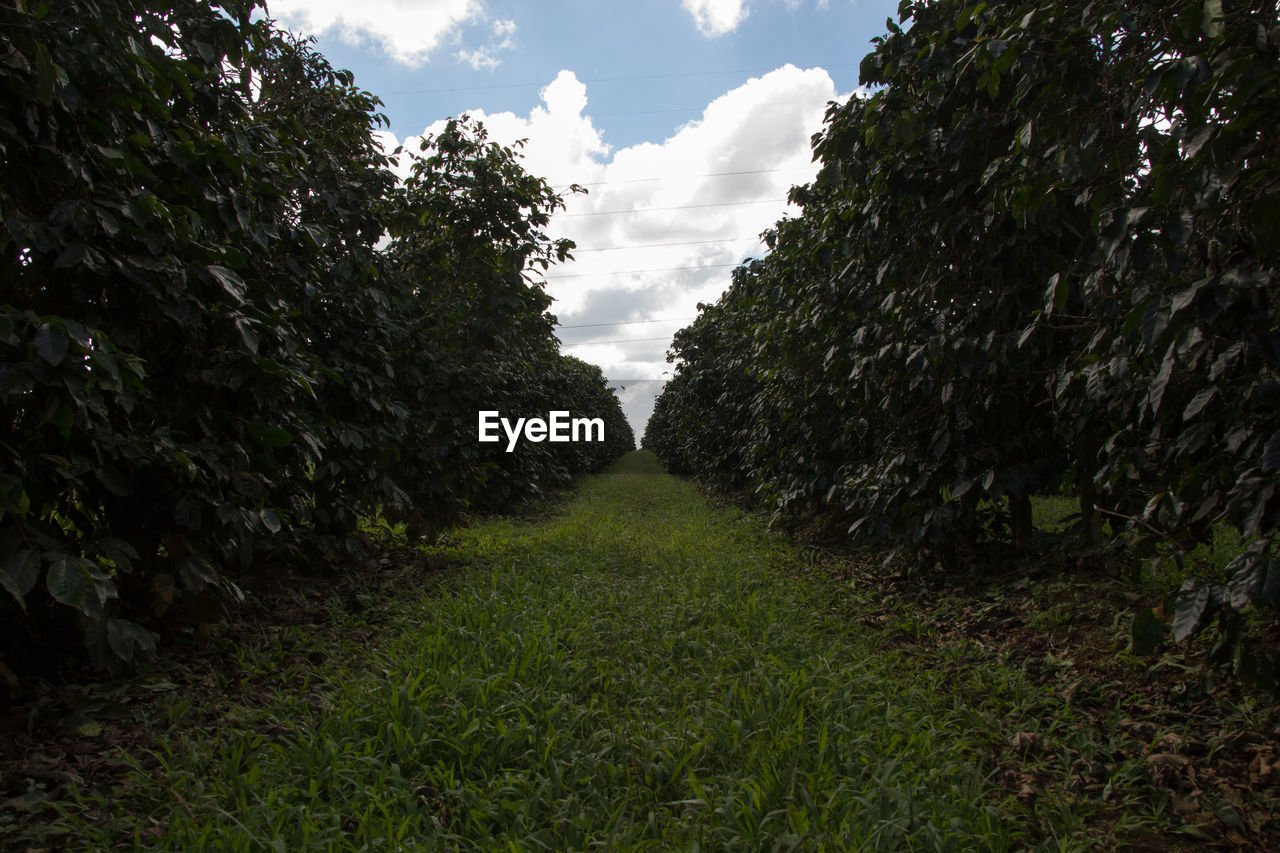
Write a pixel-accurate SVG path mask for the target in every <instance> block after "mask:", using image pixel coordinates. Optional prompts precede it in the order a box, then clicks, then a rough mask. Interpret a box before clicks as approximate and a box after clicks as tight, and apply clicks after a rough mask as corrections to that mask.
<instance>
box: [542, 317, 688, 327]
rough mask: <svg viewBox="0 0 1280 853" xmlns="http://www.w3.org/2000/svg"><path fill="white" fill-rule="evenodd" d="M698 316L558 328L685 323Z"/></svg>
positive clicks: (583, 324)
mask: <svg viewBox="0 0 1280 853" xmlns="http://www.w3.org/2000/svg"><path fill="white" fill-rule="evenodd" d="M696 319H698V318H697V317H669V318H667V319H666V320H619V321H618V322H616V323H579V324H577V325H573V326H560V325H557V326H556V328H557V329H594V328H597V327H599V326H633V325H637V324H640V323H683V322H684V321H685V320H696Z"/></svg>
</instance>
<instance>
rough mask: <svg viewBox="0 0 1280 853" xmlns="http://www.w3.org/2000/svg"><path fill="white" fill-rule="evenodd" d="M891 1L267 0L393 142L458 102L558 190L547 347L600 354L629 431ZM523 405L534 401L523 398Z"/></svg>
mask: <svg viewBox="0 0 1280 853" xmlns="http://www.w3.org/2000/svg"><path fill="white" fill-rule="evenodd" d="M897 7H898V2H897V0H649V2H614V0H542V2H538V3H531V2H523V3H517V2H514V0H269V3H268V13H269V14H270V15H271V17H273V18H275V19H277V20H278V21H279V22H280V24H281V25H283V26H284V27H286V28H288V29H290V30H292V31H294V32H297V33H302V34H307V35H312V36H314V37H315V38H316V43H317V47H318V49H319V50H320V51H321V52H322V53H323V54H324V55H325V56H326V57H328V59H329V61H330V62H331V63H332V64H333V65H334V66H335V67H338V68H346V69H349V70H350V71H352V72H353V74H354V75H355V82H356V85H358V86H360V87H361V88H363V89H365V90H367V91H369V92H372V93H373V94H375V95H377V96H378V97H379V98H380V99H381V100H382V102H383V104H384V105H385V106H384V109H383V112H384V113H385V114H386V115H387V118H388V120H389V123H390V126H389V127H388V128H384V130H383V131H382V141H383V144H384V145H385V146H386V147H387V150H388V151H391V150H394V149H395V148H396V147H397V146H399V145H403V146H405V147H406V148H410V149H412V150H415V151H416V150H417V147H418V144H419V142H420V138H421V137H423V136H424V135H430V134H432V133H435V132H438V131H439V130H440V129H441V128H442V127H443V125H444V122H445V121H446V120H447V119H448V118H449V117H453V116H460V115H463V114H468V115H471V116H472V117H473V118H475V119H478V120H479V121H481V122H482V123H483V124H484V126H485V128H486V129H487V130H488V132H489V136H490V139H491V140H494V141H497V142H501V143H503V144H507V145H510V144H513V143H515V142H516V141H517V140H527V141H526V143H525V145H524V146H523V147H522V148H521V149H520V151H521V153H522V154H523V155H524V163H523V164H524V167H525V168H526V169H527V170H528V171H529V172H531V173H533V174H535V175H538V176H539V177H542V178H544V179H546V180H547V182H548V183H550V184H551V185H552V186H554V187H556V188H558V189H565V190H567V188H568V186H569V185H570V184H578V185H581V186H583V187H585V188H586V190H587V193H585V194H570V195H567V196H566V206H565V209H564V210H563V211H561V212H559V213H557V214H556V215H555V217H554V218H553V220H552V222H551V225H550V227H549V229H548V231H549V234H550V236H552V237H555V238H559V237H568V238H570V239H572V240H574V241H575V242H576V243H577V246H578V248H577V249H576V250H575V251H574V253H573V254H574V260H573V261H571V262H568V263H565V264H563V265H559V266H556V267H553V268H552V269H551V270H550V271H549V272H548V273H547V274H546V284H547V292H548V293H549V294H550V295H551V296H552V298H553V299H554V300H555V302H554V304H553V305H552V308H551V311H552V313H553V314H555V315H556V317H557V318H558V320H559V323H560V326H559V328H558V330H557V335H558V336H559V338H560V340H561V342H562V346H561V351H562V352H565V353H568V354H570V355H575V356H577V357H579V358H581V359H583V360H584V361H589V362H592V363H594V364H598V365H599V366H600V367H601V369H602V370H603V372H604V374H605V376H606V377H607V378H608V379H609V380H610V382H611V384H612V385H613V386H614V387H615V388H616V389H617V390H618V395H619V397H620V399H622V401H623V408H624V411H626V413H627V415H628V418H629V420H630V421H631V424H632V427H633V429H634V430H635V431H636V439H637V441H639V439H640V437H641V434H642V433H643V430H644V424H645V422H646V421H647V420H648V416H649V412H650V411H651V410H652V405H653V398H654V397H655V396H656V395H657V393H658V392H659V391H660V390H661V387H662V382H663V381H665V379H666V378H667V377H669V376H670V374H671V372H672V371H673V370H674V368H673V366H672V365H671V364H668V363H667V361H666V353H667V348H668V346H669V345H670V342H671V336H672V335H673V334H674V333H675V332H676V331H677V330H678V329H680V328H681V327H683V326H685V325H688V323H689V322H690V321H692V320H693V318H694V317H696V316H697V305H698V303H699V302H707V303H710V302H714V301H715V300H716V299H717V298H718V297H719V296H720V294H721V293H723V292H724V290H725V289H726V288H727V287H728V285H729V282H730V276H731V273H732V270H733V267H734V266H736V265H737V264H738V263H741V262H742V261H743V260H744V259H747V258H750V257H758V256H760V255H761V254H762V253H763V252H764V246H763V245H762V244H761V243H760V241H759V236H760V233H761V232H763V231H764V230H766V229H768V228H770V227H771V226H772V225H773V224H774V223H775V222H777V221H778V220H779V219H781V218H782V217H784V216H787V215H794V214H795V213H796V210H795V209H794V208H790V209H788V207H787V204H786V196H787V191H788V189H789V188H790V187H792V186H793V185H796V184H803V183H806V182H808V181H810V180H812V178H813V176H814V175H815V174H816V171H817V166H816V164H814V163H813V159H812V150H811V138H812V136H813V134H815V133H817V132H818V131H820V130H821V129H822V121H823V115H824V114H825V112H826V110H827V106H828V104H829V103H830V102H831V101H841V102H842V101H844V100H847V99H848V98H849V97H850V96H852V95H854V94H855V93H857V92H859V91H860V90H859V87H858V66H859V64H860V63H861V60H862V58H863V56H865V55H866V54H867V53H868V52H869V51H870V49H871V48H872V44H871V40H872V39H873V38H875V37H876V36H879V35H882V34H883V33H884V32H885V20H886V18H890V17H892V18H893V19H894V20H895V21H896V20H897ZM520 414H530V413H520Z"/></svg>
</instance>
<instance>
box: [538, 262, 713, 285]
mask: <svg viewBox="0 0 1280 853" xmlns="http://www.w3.org/2000/svg"><path fill="white" fill-rule="evenodd" d="M736 266H738V264H736V263H735V264H698V265H695V266H687V267H646V268H644V269H635V270H612V271H610V272H580V273H568V274H566V275H548V276H543V280H544V281H555V280H557V279H563V278H597V277H599V276H606V275H633V274H637V275H638V274H640V273H646V272H680V271H683V270H713V269H723V268H725V267H736Z"/></svg>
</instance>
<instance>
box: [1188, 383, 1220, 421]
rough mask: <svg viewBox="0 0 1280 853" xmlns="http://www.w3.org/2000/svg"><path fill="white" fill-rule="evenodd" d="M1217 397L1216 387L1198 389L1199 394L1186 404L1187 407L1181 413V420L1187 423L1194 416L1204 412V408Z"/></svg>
mask: <svg viewBox="0 0 1280 853" xmlns="http://www.w3.org/2000/svg"><path fill="white" fill-rule="evenodd" d="M1216 396H1218V386H1216V385H1210V386H1209V387H1207V388H1202V389H1200V393H1199V394H1196V395H1195V396H1194V397H1192V398H1191V402H1190V403H1187V407H1186V408H1185V409H1184V410H1183V411H1182V419H1183V420H1184V421H1189V420H1191V419H1192V418H1194V417H1195V416H1196V415H1198V414H1200V413H1201V412H1202V411H1204V407H1205V406H1207V405H1209V403H1210V402H1212V401H1213V398H1214V397H1216Z"/></svg>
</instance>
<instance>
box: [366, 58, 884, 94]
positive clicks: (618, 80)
mask: <svg viewBox="0 0 1280 853" xmlns="http://www.w3.org/2000/svg"><path fill="white" fill-rule="evenodd" d="M787 64H788V65H790V64H791V63H787ZM857 65H860V63H857V62H835V63H830V64H825V65H813V66H811V67H812V68H818V69H821V70H823V71H826V70H827V69H829V68H851V67H854V66H857ZM778 70H780V66H775V67H772V68H735V69H724V70H720V71H681V72H674V73H670V74H625V75H621V76H617V77H585V78H583V79H581V80H579V81H578V82H579V83H621V82H625V81H627V80H672V79H677V78H682V77H712V76H716V75H719V74H757V73H760V72H769V71H778ZM798 70H804V69H798ZM552 82H554V81H552ZM548 85H550V83H528V82H525V83H490V84H486V85H483V86H448V87H444V88H439V89H406V90H403V91H400V92H382V93H381V95H382V96H383V97H388V98H390V97H394V96H398V95H442V94H447V93H450V92H479V91H492V90H494V89H528V88H533V87H536V86H541V87H546V86H548Z"/></svg>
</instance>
